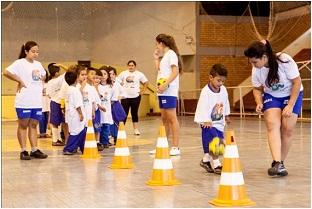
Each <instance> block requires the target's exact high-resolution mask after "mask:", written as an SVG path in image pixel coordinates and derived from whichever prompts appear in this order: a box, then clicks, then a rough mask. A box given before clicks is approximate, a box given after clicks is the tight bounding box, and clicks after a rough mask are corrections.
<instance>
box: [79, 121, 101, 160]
mask: <svg viewBox="0 0 312 209" xmlns="http://www.w3.org/2000/svg"><path fill="white" fill-rule="evenodd" d="M81 157H82V158H88V159H96V158H99V157H100V155H99V151H98V149H97V144H96V140H95V137H94V129H93V125H92V120H89V121H88V127H87V134H86V141H85V145H84V150H83V155H82V156H81Z"/></svg>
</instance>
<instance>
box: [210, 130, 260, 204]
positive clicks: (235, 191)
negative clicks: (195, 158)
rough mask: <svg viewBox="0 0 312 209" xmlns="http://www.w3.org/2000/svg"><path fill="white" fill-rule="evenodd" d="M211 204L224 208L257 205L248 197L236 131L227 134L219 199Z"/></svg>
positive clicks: (229, 131)
mask: <svg viewBox="0 0 312 209" xmlns="http://www.w3.org/2000/svg"><path fill="white" fill-rule="evenodd" d="M209 203H210V204H213V205H216V206H223V207H233V206H248V205H253V204H255V203H254V202H252V201H251V200H250V199H248V197H247V193H246V189H245V182H244V177H243V172H242V168H241V164H240V160H239V155H238V149H237V145H236V142H235V140H234V131H232V130H228V131H227V132H226V146H225V153H224V159H223V167H222V173H221V179H220V185H219V193H218V197H217V198H216V199H214V200H211V201H209Z"/></svg>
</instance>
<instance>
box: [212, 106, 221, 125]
mask: <svg viewBox="0 0 312 209" xmlns="http://www.w3.org/2000/svg"><path fill="white" fill-rule="evenodd" d="M221 119H223V103H217V104H216V105H215V106H214V107H213V109H212V113H211V120H212V121H217V120H221Z"/></svg>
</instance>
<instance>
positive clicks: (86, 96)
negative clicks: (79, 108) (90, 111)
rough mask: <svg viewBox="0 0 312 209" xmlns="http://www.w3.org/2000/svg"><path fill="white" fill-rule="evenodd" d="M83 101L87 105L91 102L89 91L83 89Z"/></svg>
mask: <svg viewBox="0 0 312 209" xmlns="http://www.w3.org/2000/svg"><path fill="white" fill-rule="evenodd" d="M82 101H83V105H87V104H88V103H89V98H88V92H87V91H83V92H82Z"/></svg>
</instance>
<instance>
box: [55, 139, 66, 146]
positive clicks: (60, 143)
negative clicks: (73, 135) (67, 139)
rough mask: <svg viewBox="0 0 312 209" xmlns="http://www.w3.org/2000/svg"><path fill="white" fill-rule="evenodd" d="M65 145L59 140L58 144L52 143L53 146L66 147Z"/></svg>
mask: <svg viewBox="0 0 312 209" xmlns="http://www.w3.org/2000/svg"><path fill="white" fill-rule="evenodd" d="M64 145H65V143H64V142H62V141H61V140H57V141H56V142H52V146H64Z"/></svg>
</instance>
